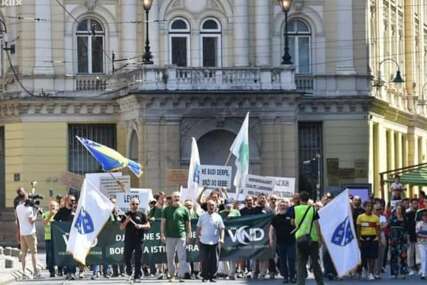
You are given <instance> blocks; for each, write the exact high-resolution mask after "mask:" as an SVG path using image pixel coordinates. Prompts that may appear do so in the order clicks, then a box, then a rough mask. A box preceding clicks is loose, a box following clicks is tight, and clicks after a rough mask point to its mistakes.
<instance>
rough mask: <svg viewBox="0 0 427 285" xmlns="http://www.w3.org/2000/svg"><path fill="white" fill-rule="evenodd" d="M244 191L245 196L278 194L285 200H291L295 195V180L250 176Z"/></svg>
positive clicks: (245, 181)
mask: <svg viewBox="0 0 427 285" xmlns="http://www.w3.org/2000/svg"><path fill="white" fill-rule="evenodd" d="M242 189H243V192H244V194H245V195H259V194H265V195H267V196H268V195H271V194H276V195H278V196H280V197H283V198H290V197H292V196H293V195H294V193H295V178H288V177H272V176H259V175H253V174H248V175H247V176H246V179H245V180H244V182H243V187H242Z"/></svg>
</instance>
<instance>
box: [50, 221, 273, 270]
mask: <svg viewBox="0 0 427 285" xmlns="http://www.w3.org/2000/svg"><path fill="white" fill-rule="evenodd" d="M270 221H271V215H256V216H248V217H239V218H233V219H228V220H225V221H224V223H225V242H224V246H223V247H222V250H221V260H238V259H252V258H257V259H268V258H270V257H271V256H272V252H271V249H270V248H269V244H268V230H269V228H268V227H269V225H270ZM196 224H197V220H193V221H192V230H193V234H192V237H193V238H192V240H191V242H190V244H187V260H188V262H197V261H199V260H198V259H199V246H198V244H197V240H196V239H195V236H196ZM70 227H71V223H62V222H54V223H52V241H53V247H54V254H55V256H54V258H55V264H56V265H59V266H64V265H69V264H72V263H73V262H74V261H73V258H72V257H71V255H69V254H68V253H66V241H67V240H68V235H69V231H70ZM124 237H125V234H124V231H121V230H120V228H119V223H117V222H109V223H107V224H106V226H105V227H104V229H103V230H102V231H101V233H100V234H99V236H98V239H97V241H96V242H95V243H94V247H93V248H92V249H91V251H90V252H89V255H88V256H87V260H86V264H102V263H104V261H106V262H107V263H108V264H121V263H123V252H124ZM143 245H144V247H143V263H144V264H151V263H166V248H165V245H164V243H162V242H161V241H160V221H154V222H151V229H150V230H149V231H147V232H146V233H145V234H144V243H143Z"/></svg>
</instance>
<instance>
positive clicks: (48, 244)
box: [45, 240, 55, 274]
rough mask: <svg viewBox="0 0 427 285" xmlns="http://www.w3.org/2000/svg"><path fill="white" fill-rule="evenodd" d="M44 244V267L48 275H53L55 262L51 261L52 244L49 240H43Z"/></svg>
mask: <svg viewBox="0 0 427 285" xmlns="http://www.w3.org/2000/svg"><path fill="white" fill-rule="evenodd" d="M45 244H46V265H47V269H48V270H49V273H50V274H55V262H54V260H53V256H54V254H53V243H52V241H51V240H45Z"/></svg>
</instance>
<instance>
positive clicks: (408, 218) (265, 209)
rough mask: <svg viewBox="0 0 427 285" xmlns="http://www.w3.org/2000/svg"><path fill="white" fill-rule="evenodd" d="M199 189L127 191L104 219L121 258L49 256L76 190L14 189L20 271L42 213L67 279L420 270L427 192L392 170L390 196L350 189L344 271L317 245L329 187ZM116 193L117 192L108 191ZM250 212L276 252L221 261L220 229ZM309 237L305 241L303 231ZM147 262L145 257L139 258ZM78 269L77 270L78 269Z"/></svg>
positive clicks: (301, 280) (426, 272)
mask: <svg viewBox="0 0 427 285" xmlns="http://www.w3.org/2000/svg"><path fill="white" fill-rule="evenodd" d="M206 190H207V189H204V190H203V191H201V193H200V195H199V197H198V198H197V199H196V201H194V202H193V201H191V200H184V201H182V199H181V197H180V193H179V192H174V193H172V194H170V195H169V194H165V193H163V192H159V193H157V194H155V195H154V199H153V200H152V201H150V203H149V205H150V206H149V207H150V209H149V210H148V211H146V212H144V211H142V210H141V207H140V206H141V205H140V201H139V200H138V199H137V198H133V199H132V200H131V201H130V203H129V210H128V211H127V212H122V211H119V210H118V209H115V210H114V211H113V213H112V215H111V220H112V221H115V222H118V223H120V229H121V230H123V231H124V234H125V240H124V260H123V262H122V263H120V264H98V265H90V266H89V267H88V268H86V267H85V266H83V265H79V264H77V265H72V266H63V267H61V266H56V264H55V260H54V253H53V245H52V242H51V239H52V237H51V223H52V222H53V221H62V222H72V221H73V219H74V215H75V211H76V206H77V199H76V197H75V196H73V195H66V196H64V197H61V196H58V197H56V199H52V200H51V201H49V206H48V208H47V209H46V210H45V211H43V213H41V215H38V213H39V212H40V211H39V210H35V209H34V207H32V206H29V205H28V203H26V201H27V199H28V194H27V192H26V191H25V190H24V189H23V188H19V189H18V190H17V197H16V199H15V209H16V216H17V229H18V230H17V239H18V241H19V244H20V249H21V262H22V267H23V272H24V276H23V278H24V279H29V278H35V279H38V278H40V273H39V271H38V269H37V237H36V227H35V223H36V221H37V219H38V217H39V216H41V219H42V221H43V223H44V239H45V243H46V245H45V248H46V264H47V269H48V271H49V273H50V277H57V276H58V277H59V276H63V277H65V278H66V279H67V280H76V279H82V278H85V277H86V276H90V278H91V279H99V278H116V277H126V276H127V277H128V278H132V279H134V280H135V281H139V280H141V279H144V278H157V279H169V281H171V282H173V281H177V282H184V281H185V280H188V279H200V280H201V281H203V282H207V281H210V282H216V281H217V280H218V279H219V278H224V279H227V280H235V279H238V278H250V279H276V278H281V279H282V280H283V283H297V284H305V279H306V278H307V276H308V275H309V273H310V272H312V273H313V275H314V278H315V280H316V282H317V284H323V282H324V281H323V280H324V279H329V280H334V279H345V278H356V279H367V280H376V279H381V278H383V276H385V273H387V275H388V273H389V274H390V275H391V276H392V277H393V278H406V277H407V276H409V275H419V278H421V279H425V278H426V277H427V209H425V207H426V206H427V199H426V197H425V195H424V193H423V192H422V191H420V194H419V196H414V197H405V196H406V195H405V189H404V187H403V185H402V184H401V183H400V182H399V179H398V178H396V180H395V182H394V183H393V184H392V185H391V199H390V201H389V202H388V203H386V202H385V201H384V200H383V199H378V198H375V197H369V198H367V199H364V201H362V199H361V197H358V196H350V197H349V203H350V204H351V209H352V213H353V222H354V229H355V231H356V236H357V239H358V242H359V247H360V251H361V256H362V263H361V265H360V266H359V267H357V268H355V269H354V270H353V271H352V272H350V273H349V274H348V276H344V277H343V276H340V277H339V276H337V273H336V271H335V267H334V264H333V261H332V259H331V257H330V255H329V252H328V250H327V248H326V246H325V245H324V242H323V238H322V235H321V231H320V227H319V215H318V211H319V209H320V208H321V207H324V206H325V205H327V204H328V203H329V202H330V201H332V199H333V195H332V194H331V193H326V194H325V195H324V196H323V197H322V198H321V199H319V200H318V201H313V200H311V199H310V195H309V194H308V193H307V192H300V193H296V194H295V195H294V196H293V197H292V198H290V199H287V198H281V197H278V196H277V195H270V196H266V195H263V194H260V195H257V196H250V195H247V196H246V197H244V201H242V202H239V201H234V200H231V199H228V196H227V193H226V191H225V190H223V189H215V190H213V191H210V193H209V194H208V191H206ZM111 201H112V202H113V203H115V202H116V201H115V199H114V198H111ZM257 214H268V215H272V220H271V224H270V227H269V232H268V237H269V243H270V247H271V248H272V249H273V252H274V255H273V257H268V258H265V259H262V258H260V259H253V260H235V261H220V258H219V256H220V252H221V249H222V246H223V244H224V238H225V226H224V220H225V219H233V218H235V217H240V216H250V215H257ZM154 220H160V239H161V241H162V242H164V244H165V246H166V256H167V263H166V264H150V263H149V264H148V265H145V264H146V262H143V260H142V258H143V255H142V251H143V243H144V232H146V231H147V230H148V229H150V223H151V222H152V221H154ZM191 220H197V224H196V227H197V228H196V238H197V241H198V245H199V260H200V262H193V263H189V262H187V256H186V250H185V248H186V245H187V243H188V242H189V239H190V238H192V234H191V233H192V229H191V224H192V223H191ZM307 237H308V239H309V240H310V242H309V243H306V246H304V244H305V243H303V242H302V239H306V238H307ZM28 252H30V254H31V262H32V266H33V276H28V275H26V274H25V272H26V271H25V268H26V256H27V253H28ZM143 264H144V265H143ZM77 272H78V273H77Z"/></svg>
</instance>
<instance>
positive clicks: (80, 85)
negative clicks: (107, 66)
mask: <svg viewBox="0 0 427 285" xmlns="http://www.w3.org/2000/svg"><path fill="white" fill-rule="evenodd" d="M106 87H107V78H106V75H103V74H99V75H95V74H88V75H80V74H79V75H76V78H75V90H76V91H102V90H105V89H106Z"/></svg>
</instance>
